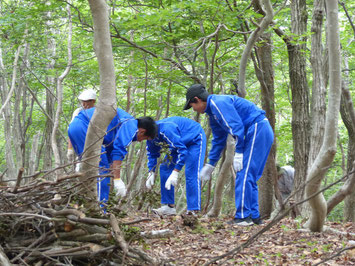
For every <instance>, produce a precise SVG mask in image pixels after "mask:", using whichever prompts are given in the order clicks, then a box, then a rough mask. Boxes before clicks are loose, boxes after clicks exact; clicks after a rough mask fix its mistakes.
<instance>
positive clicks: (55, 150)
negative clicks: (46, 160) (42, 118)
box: [51, 5, 72, 178]
mask: <svg viewBox="0 0 355 266" xmlns="http://www.w3.org/2000/svg"><path fill="white" fill-rule="evenodd" d="M67 12H68V47H67V48H68V62H67V66H66V68H65V70H64V72H63V73H62V74H61V75H60V76H59V77H58V79H57V110H56V113H55V119H54V125H53V131H52V139H51V144H52V150H53V155H54V164H55V167H56V168H57V167H59V166H60V165H61V158H60V152H59V148H58V143H57V131H58V128H59V123H60V116H61V114H62V101H63V80H64V78H65V77H66V76H67V75H68V74H69V72H70V69H71V65H72V51H71V40H72V21H71V12H70V7H69V5H68V6H67ZM56 173H57V178H58V177H59V175H60V174H62V171H57V172H56Z"/></svg>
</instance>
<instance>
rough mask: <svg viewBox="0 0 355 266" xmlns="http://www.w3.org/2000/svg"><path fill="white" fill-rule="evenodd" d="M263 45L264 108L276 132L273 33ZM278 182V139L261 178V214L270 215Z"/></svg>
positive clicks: (260, 53)
mask: <svg viewBox="0 0 355 266" xmlns="http://www.w3.org/2000/svg"><path fill="white" fill-rule="evenodd" d="M261 41H263V45H261V46H258V48H257V54H258V56H259V57H258V59H259V61H260V65H259V69H258V70H257V69H256V73H258V74H257V77H258V80H259V82H260V87H261V95H262V97H261V101H262V108H263V110H265V111H266V116H267V118H268V120H269V122H270V125H271V127H272V129H273V131H274V132H275V121H276V119H275V105H274V102H275V98H274V69H273V65H272V50H271V48H272V41H271V34H270V33H266V34H263V35H262V37H261ZM276 184H277V170H276V139H275V140H274V143H273V144H272V147H271V150H270V153H269V157H268V159H267V162H266V165H265V169H264V172H263V175H262V177H261V178H260V180H259V206H260V216H261V217H265V218H266V217H270V215H271V212H272V209H273V199H274V186H275V185H276Z"/></svg>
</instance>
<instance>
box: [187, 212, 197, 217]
mask: <svg viewBox="0 0 355 266" xmlns="http://www.w3.org/2000/svg"><path fill="white" fill-rule="evenodd" d="M198 214H199V211H195V210H193V211H186V215H192V216H195V217H197V216H198Z"/></svg>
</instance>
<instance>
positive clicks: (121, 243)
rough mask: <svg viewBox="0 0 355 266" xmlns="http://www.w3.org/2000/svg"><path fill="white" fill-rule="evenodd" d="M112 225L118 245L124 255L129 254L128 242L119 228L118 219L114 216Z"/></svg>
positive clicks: (111, 215) (111, 221) (111, 220)
mask: <svg viewBox="0 0 355 266" xmlns="http://www.w3.org/2000/svg"><path fill="white" fill-rule="evenodd" d="M110 224H111V227H112V231H113V238H114V239H115V240H116V242H117V244H118V245H119V246H120V247H121V249H122V251H123V253H124V254H126V253H127V252H128V245H127V242H126V240H124V237H123V235H122V232H121V230H120V227H119V226H118V222H117V219H116V217H115V215H114V214H110Z"/></svg>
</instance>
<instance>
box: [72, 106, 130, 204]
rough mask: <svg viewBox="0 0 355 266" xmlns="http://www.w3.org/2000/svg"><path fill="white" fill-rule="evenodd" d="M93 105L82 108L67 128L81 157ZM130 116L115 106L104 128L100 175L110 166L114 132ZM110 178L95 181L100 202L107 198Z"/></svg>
mask: <svg viewBox="0 0 355 266" xmlns="http://www.w3.org/2000/svg"><path fill="white" fill-rule="evenodd" d="M94 111H95V107H93V108H90V109H86V110H82V111H81V112H80V113H79V114H78V115H77V116H76V117H75V118H74V119H73V121H72V122H71V123H70V125H69V128H68V136H69V139H70V142H71V143H72V145H73V148H74V150H75V153H76V154H77V155H78V156H79V158H81V156H82V153H83V151H84V145H85V139H86V133H87V130H88V127H89V123H90V120H91V118H92V116H93V114H94ZM131 118H132V116H131V115H130V114H128V113H127V112H125V111H124V110H122V109H120V108H117V115H116V116H115V117H114V118H113V120H112V121H111V122H110V124H109V126H108V127H107V130H106V135H105V136H104V139H103V146H102V150H101V151H102V152H105V151H106V153H103V154H101V156H100V164H99V167H100V171H99V172H100V175H104V174H107V173H108V168H109V167H110V162H111V151H112V149H113V142H114V139H115V136H116V133H117V131H118V129H119V127H120V126H121V124H122V123H123V122H124V121H126V120H127V119H131ZM109 184H110V178H99V179H98V183H97V189H98V199H99V201H101V202H106V201H107V200H108V196H109V191H110V186H109Z"/></svg>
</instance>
